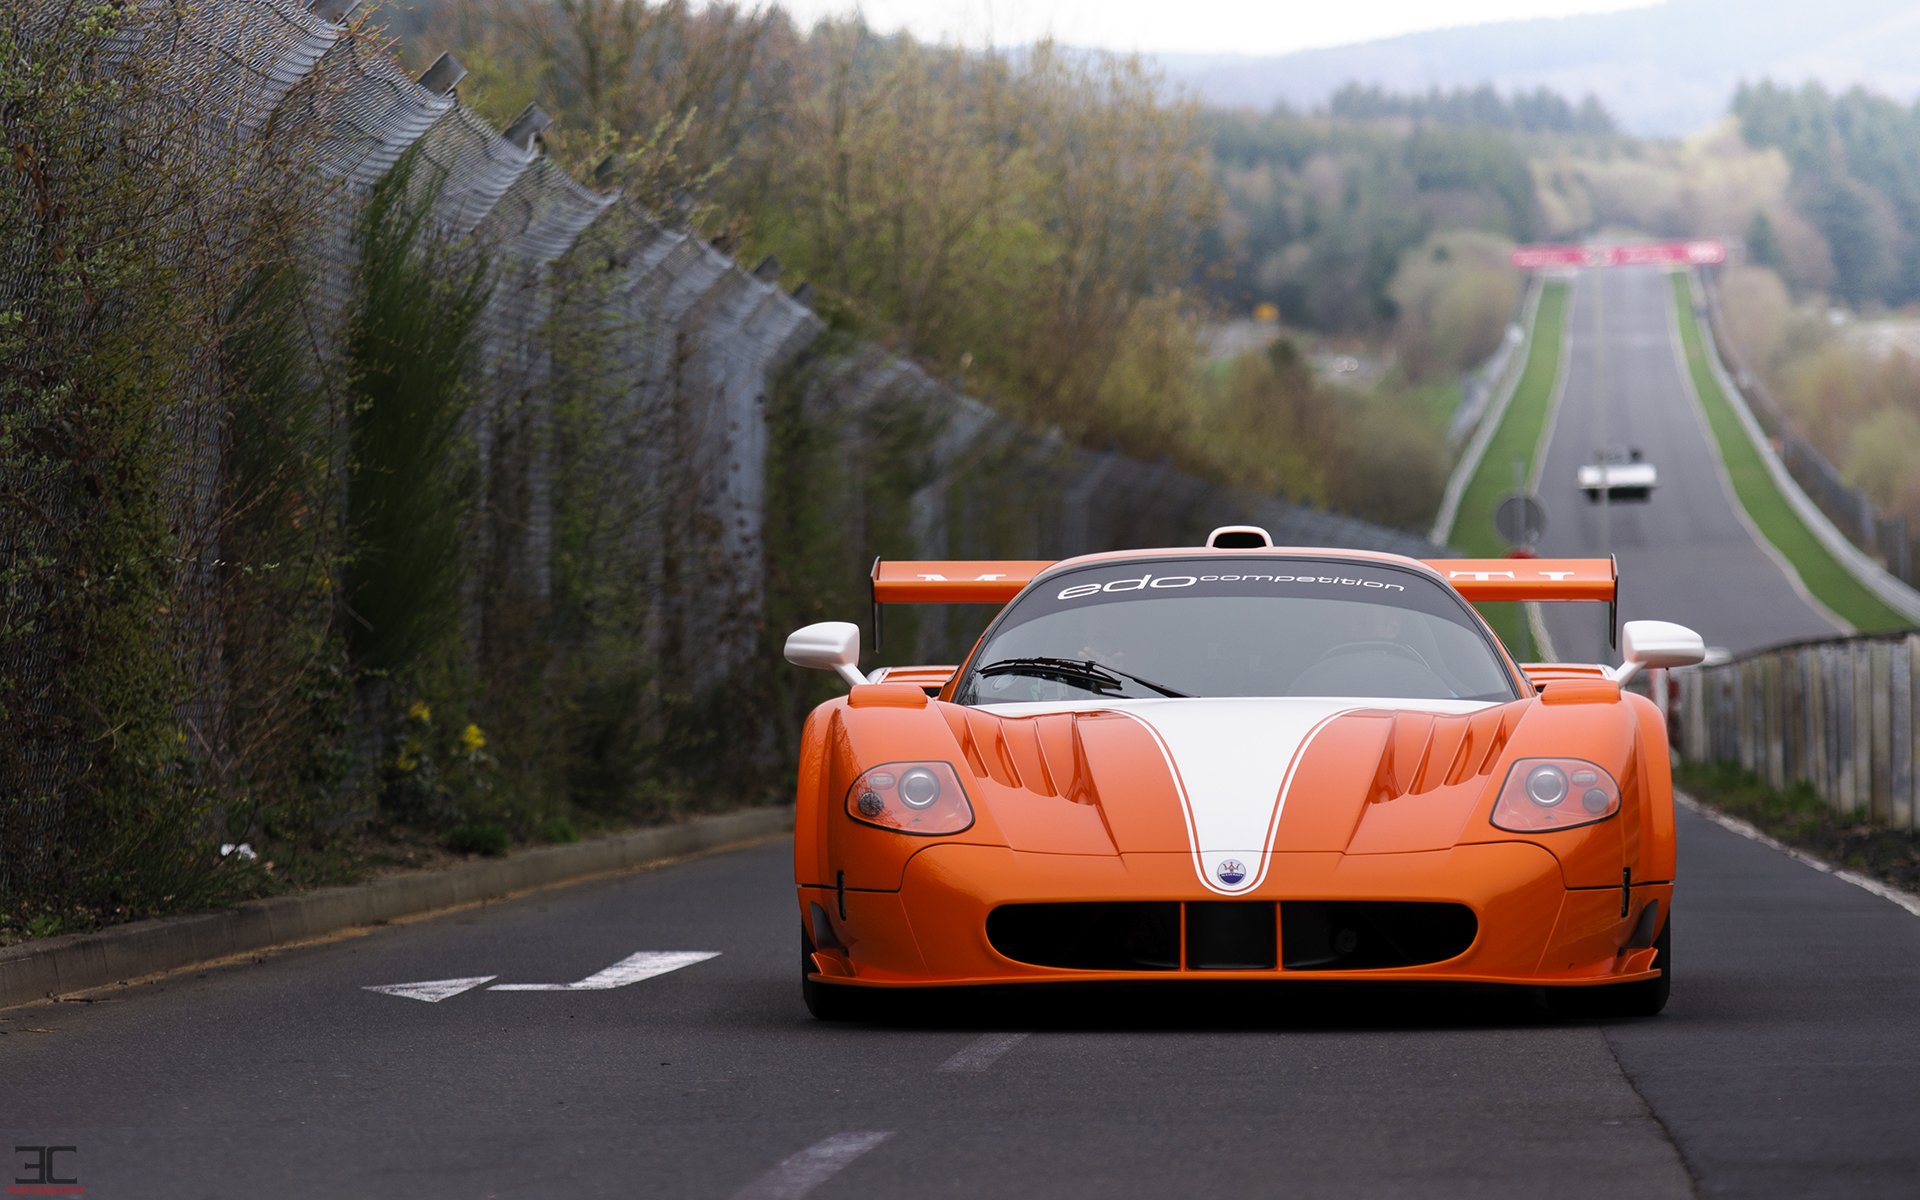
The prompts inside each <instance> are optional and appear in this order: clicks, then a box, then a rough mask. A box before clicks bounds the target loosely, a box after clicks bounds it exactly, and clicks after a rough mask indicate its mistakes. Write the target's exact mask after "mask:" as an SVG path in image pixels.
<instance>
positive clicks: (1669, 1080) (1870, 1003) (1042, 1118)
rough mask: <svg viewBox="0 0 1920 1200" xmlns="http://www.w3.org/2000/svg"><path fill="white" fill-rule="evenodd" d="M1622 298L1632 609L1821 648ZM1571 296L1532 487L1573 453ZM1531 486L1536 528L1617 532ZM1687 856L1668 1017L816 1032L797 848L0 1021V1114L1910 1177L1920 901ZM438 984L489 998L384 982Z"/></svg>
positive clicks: (149, 1154) (1642, 292) (369, 1176)
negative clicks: (1543, 516)
mask: <svg viewBox="0 0 1920 1200" xmlns="http://www.w3.org/2000/svg"><path fill="white" fill-rule="evenodd" d="M1607 286H1608V293H1607V296H1606V304H1605V316H1606V322H1607V323H1606V326H1605V338H1606V341H1607V346H1606V353H1607V354H1608V356H1609V360H1610V366H1611V365H1612V364H1618V366H1617V367H1614V369H1613V370H1612V375H1611V378H1612V379H1613V380H1615V381H1616V382H1615V383H1614V384H1613V385H1612V386H1613V387H1617V388H1618V389H1619V390H1618V392H1616V393H1614V394H1615V395H1616V397H1617V398H1618V401H1619V403H1618V406H1617V407H1616V408H1615V410H1614V419H1615V421H1616V424H1615V426H1614V427H1615V429H1616V430H1618V431H1619V436H1620V438H1621V439H1622V440H1626V439H1627V438H1634V439H1637V440H1639V441H1640V443H1641V444H1642V445H1644V446H1646V447H1647V448H1648V449H1649V452H1650V454H1651V453H1652V448H1653V446H1654V445H1655V444H1656V443H1657V444H1659V445H1660V446H1661V447H1662V449H1661V451H1660V454H1661V459H1660V462H1659V465H1660V468H1661V474H1662V478H1663V481H1664V482H1663V486H1662V489H1661V492H1660V493H1659V495H1658V496H1657V498H1656V499H1655V501H1654V502H1653V505H1651V506H1649V507H1646V508H1644V509H1642V510H1640V511H1638V512H1637V513H1621V512H1618V511H1616V513H1615V514H1614V519H1615V530H1614V539H1615V544H1616V545H1618V546H1619V547H1620V549H1621V550H1622V564H1623V572H1624V574H1625V576H1626V580H1625V586H1626V597H1627V606H1628V612H1629V613H1632V614H1634V615H1660V616H1670V617H1674V618H1676V619H1680V620H1683V621H1684V620H1691V621H1696V622H1698V623H1699V624H1700V626H1701V627H1702V628H1703V630H1705V631H1707V634H1708V638H1709V640H1710V641H1716V642H1719V643H1721V644H1727V645H1732V646H1745V645H1751V644H1755V643H1757V642H1764V641H1767V640H1773V639H1776V638H1780V637H1790V636H1796V635H1800V634H1805V633H1815V632H1821V631H1822V630H1823V628H1824V626H1823V625H1822V624H1821V618H1820V617H1819V615H1818V614H1817V613H1815V612H1814V611H1812V610H1811V609H1809V608H1807V607H1806V605H1805V604H1804V602H1801V601H1799V600H1798V598H1797V597H1796V595H1795V594H1794V592H1793V591H1792V589H1791V587H1790V586H1789V585H1788V584H1787V582H1786V580H1785V578H1784V577H1783V576H1778V575H1777V571H1776V577H1773V578H1771V579H1769V578H1768V577H1766V575H1765V572H1764V570H1763V569H1762V568H1763V567H1765V566H1767V565H1769V563H1768V560H1767V559H1766V558H1765V556H1764V555H1762V554H1760V552H1759V551H1758V550H1757V549H1756V550H1754V551H1753V556H1754V557H1753V561H1749V560H1748V558H1749V556H1748V555H1747V554H1746V552H1745V550H1743V549H1742V548H1741V547H1740V545H1739V542H1738V537H1742V536H1745V535H1744V531H1743V530H1742V529H1740V527H1739V525H1738V521H1737V519H1736V518H1734V517H1733V516H1732V515H1731V513H1730V512H1719V511H1715V510H1713V509H1712V507H1711V505H1712V501H1713V498H1714V497H1715V496H1718V495H1720V493H1719V492H1717V491H1716V490H1715V489H1717V488H1718V487H1719V484H1718V482H1717V480H1716V479H1714V477H1713V476H1712V475H1711V473H1710V470H1709V469H1708V465H1707V462H1706V460H1704V459H1702V458H1701V457H1700V456H1701V455H1702V454H1704V453H1705V449H1704V447H1705V444H1706V443H1705V441H1704V438H1703V437H1702V436H1701V435H1698V434H1697V433H1696V434H1695V435H1694V436H1695V437H1696V440H1695V441H1693V442H1687V441H1686V438H1687V436H1688V431H1690V430H1693V431H1697V428H1698V426H1697V423H1696V422H1695V421H1694V419H1693V418H1692V417H1691V415H1690V414H1689V413H1688V412H1687V411H1686V409H1685V403H1686V393H1685V391H1684V388H1683V385H1682V384H1681V383H1680V381H1679V378H1678V374H1677V372H1678V368H1677V366H1676V362H1675V359H1674V357H1673V355H1672V353H1671V351H1670V349H1669V348H1668V345H1669V344H1668V343H1667V342H1666V341H1665V340H1664V339H1665V338H1667V337H1668V335H1667V334H1666V333H1665V332H1664V330H1665V329H1666V327H1667V321H1668V314H1667V308H1666V300H1665V296H1666V285H1665V283H1664V280H1663V279H1662V278H1661V277H1659V276H1658V275H1654V274H1647V275H1644V276H1642V275H1638V274H1626V273H1622V274H1616V275H1614V276H1611V277H1610V278H1609V280H1608V283H1607ZM1584 295H1588V293H1586V292H1585V291H1584V289H1583V296H1584ZM1584 304H1585V301H1584V300H1582V301H1580V302H1577V303H1576V306H1575V310H1574V311H1575V329H1576V338H1575V343H1574V351H1575V353H1574V357H1573V364H1572V366H1573V371H1574V375H1575V383H1574V386H1571V387H1569V388H1568V391H1567V394H1566V400H1567V403H1566V406H1565V408H1564V409H1563V411H1562V413H1561V416H1560V421H1559V425H1558V427H1557V432H1556V434H1555V438H1554V442H1553V447H1552V450H1551V452H1550V453H1549V456H1548V463H1547V472H1546V478H1547V479H1548V480H1549V481H1554V480H1559V479H1562V478H1565V479H1568V480H1570V479H1571V476H1572V462H1573V461H1574V459H1575V458H1577V457H1579V456H1580V455H1581V454H1583V453H1584V452H1585V450H1586V446H1585V442H1586V441H1587V440H1590V439H1588V438H1586V437H1584V436H1583V435H1582V434H1581V432H1580V427H1579V422H1580V420H1581V419H1582V417H1581V414H1582V411H1583V405H1584V404H1585V403H1586V401H1585V399H1584V398H1583V394H1582V392H1581V390H1580V385H1579V383H1578V376H1579V373H1580V370H1581V367H1582V365H1583V360H1582V357H1581V355H1582V353H1583V350H1582V347H1581V344H1580V341H1579V336H1578V335H1579V334H1583V333H1588V332H1589V331H1590V329H1591V325H1590V324H1589V323H1586V322H1590V321H1591V316H1590V310H1588V309H1586V308H1585V307H1584ZM1583 317H1584V321H1583ZM1629 421H1631V422H1632V425H1631V426H1630V427H1629V426H1628V422H1629ZM1688 477H1695V478H1697V480H1698V481H1699V483H1698V485H1697V486H1696V485H1695V483H1693V482H1691V481H1690V480H1689V479H1688ZM1566 490H1567V491H1568V492H1569V493H1571V486H1570V485H1569V487H1568V488H1567V489H1566ZM1548 491H1549V503H1550V507H1551V514H1552V519H1553V520H1554V521H1555V523H1556V527H1555V530H1554V531H1553V533H1552V534H1550V537H1549V545H1550V546H1551V547H1552V548H1554V549H1555V550H1559V551H1564V552H1576V551H1587V550H1591V549H1594V548H1595V547H1593V546H1591V545H1589V544H1588V543H1586V542H1583V541H1581V540H1580V539H1581V538H1582V537H1584V536H1586V534H1585V532H1584V531H1585V530H1587V529H1588V528H1589V527H1588V526H1585V525H1583V524H1582V520H1583V514H1582V512H1581V511H1580V508H1579V507H1573V508H1572V509H1571V511H1569V507H1570V506H1572V505H1573V504H1574V502H1576V501H1579V498H1578V496H1577V495H1574V496H1572V497H1571V499H1568V498H1566V497H1560V498H1554V497H1553V495H1552V489H1551V488H1549V489H1548ZM1562 501H1564V503H1563V502H1562ZM1579 504H1580V505H1581V506H1583V505H1584V502H1583V501H1580V502H1579ZM1695 505H1697V506H1698V507H1695ZM1722 518H1725V519H1724V520H1723V519H1722ZM1689 539H1692V540H1689ZM1663 564H1664V565H1663ZM1709 566H1710V568H1711V572H1718V571H1720V570H1723V569H1724V570H1726V571H1728V572H1735V571H1752V572H1754V573H1753V574H1752V575H1751V576H1750V577H1741V578H1740V579H1739V581H1738V582H1737V583H1732V584H1728V583H1724V582H1723V583H1718V584H1716V583H1715V582H1714V581H1713V580H1712V579H1710V578H1709V577H1708V576H1709V574H1710V570H1709ZM1682 568H1685V569H1684V570H1683V569H1682ZM1587 624H1588V625H1591V626H1592V629H1593V632H1594V633H1595V635H1596V636H1597V635H1598V626H1599V622H1598V619H1597V618H1590V619H1589V620H1588V622H1587ZM1577 628H1578V622H1575V623H1574V624H1572V625H1569V626H1568V629H1567V631H1566V634H1565V636H1566V637H1567V639H1568V642H1569V645H1571V644H1572V641H1573V638H1574V637H1576V636H1577V632H1576V630H1577ZM1556 632H1559V631H1558V629H1556ZM1563 648H1564V647H1563ZM1680 836H1681V881H1682V882H1681V885H1680V887H1681V889H1682V890H1681V891H1680V892H1679V893H1678V898H1677V900H1676V918H1675V919H1676V931H1677V933H1676V956H1677V968H1678V970H1677V982H1676V984H1675V987H1674V993H1673V1000H1672V1003H1671V1005H1670V1006H1669V1008H1668V1009H1667V1012H1666V1014H1665V1015H1664V1016H1662V1017H1659V1018H1656V1019H1653V1020H1650V1021H1645V1022H1638V1023H1591V1022H1588V1023H1579V1022H1576V1023H1567V1024H1558V1023H1554V1022H1552V1021H1549V1020H1547V1019H1546V1018H1545V1017H1543V1016H1542V1015H1540V1013H1539V1012H1538V1011H1536V1009H1535V1008H1534V1007H1533V1006H1532V1005H1530V1004H1529V1003H1528V1002H1527V1001H1526V1000H1525V999H1524V998H1522V997H1510V996H1504V995H1487V994H1482V993H1433V992H1418V993H1407V992H1366V991H1362V992H1355V991H1350V990H1344V989H1342V990H1329V989H1324V988H1315V987H1313V986H1311V985H1303V986H1300V987H1297V988H1294V989H1289V990H1275V989H1267V988H1261V989H1253V990H1245V991H1222V990H1214V989H1208V990H1200V991H1193V990H1187V991H1181V992H1179V993H1177V994H1166V993H1151V994H1147V995H1144V996H1142V995H1138V994H1126V995H1119V994H1115V993H1113V992H1087V991H1079V990H1075V991H1064V992H1050V993H1045V994H1027V995H1023V996H1017V997H1014V998H1011V999H1007V998H1001V997H996V996H982V995H970V996H965V997H962V998H959V999H957V1000H954V1001H952V1002H949V1003H945V1004H941V1005H936V1006H932V1007H917V1008H915V1009H913V1010H910V1011H909V1012H908V1013H907V1014H906V1016H905V1018H904V1019H902V1020H900V1021H897V1022H894V1023H890V1024H887V1025H849V1026H825V1025H819V1024H816V1023H814V1022H813V1021H812V1020H811V1019H809V1018H808V1016H807V1015H806V1012H805V1010H804V1008H803V1007H802V1006H801V1002H800V998H799V995H798V987H797V982H796V975H797V963H796V958H797V954H796V947H795V937H796V932H797V931H796V929H795V925H796V921H795V915H794V906H793V902H792V898H791V889H790V884H789V880H790V878H791V875H790V866H791V863H790V855H789V852H788V850H787V848H786V846H785V844H784V842H774V843H765V844H761V845H757V846H753V847H747V848H743V849H738V850H733V851H729V852H725V853H721V854H716V855H712V856H709V857H705V858H700V859H695V860H690V861H685V862H681V863H677V864H672V865H668V866H665V867H662V868H659V869H656V870H652V871H647V872H641V873H638V874H633V875H628V876H624V877H619V878H614V879H606V880H601V881H598V882H595V883H590V884H584V885H580V886H576V887H572V888H568V889H562V890H557V891H550V892H545V893H538V894H535V895H532V896H528V897H524V898H521V899H518V900H514V901H509V902H506V903H500V904H495V905H489V906H486V907H482V908H477V909H469V910H465V911H461V912H456V913H451V914H447V915H444V916H441V917H439V918H436V919H432V920H427V921H422V922H418V923H414V924H408V925H402V926H396V927H392V928H386V929H381V930H377V931H375V932H373V933H371V934H370V935H368V936H365V937H360V938H352V939H346V940H342V941H338V942H335V943H332V944H329V945H320V946H311V947H305V948H300V949H295V950H291V951H287V952H285V953H281V954H278V955H275V956H271V957H269V958H267V959H265V960H264V961H261V962H259V963H250V964H246V965H241V966H234V967H227V968H221V969H215V970H209V971H206V972H203V973H199V974H193V973H188V974H183V975H179V976H175V977H172V978H169V979H166V980H163V981H161V982H159V983H153V984H146V985H141V986H137V987H133V988H129V989H121V990H113V991H108V992H104V993H100V998H99V1000H98V1001H97V1002H94V1003H66V1004H58V1005H51V1004H42V1005H35V1006H29V1007H25V1008H17V1009H13V1010H9V1011H6V1012H0V1018H4V1021H3V1022H0V1034H3V1035H4V1036H0V1130H4V1132H5V1133H6V1134H7V1135H10V1136H11V1138H12V1141H11V1142H9V1143H8V1144H9V1145H10V1146H11V1145H45V1144H49V1143H57V1144H60V1145H69V1146H73V1147H75V1148H76V1149H75V1151H74V1152H73V1153H72V1154H71V1155H70V1156H69V1158H68V1160H67V1161H68V1162H69V1163H72V1164H75V1165H77V1167H78V1171H79V1177H80V1179H81V1180H82V1181H83V1182H84V1183H85V1184H86V1186H87V1194H88V1195H92V1196H101V1197H111V1196H140V1197H170V1196H248V1197H253V1196H275V1197H282V1196H284V1197H337V1196H348V1195H370V1196H404V1197H419V1198H422V1200H426V1198H432V1197H446V1198H448V1200H455V1198H458V1200H469V1198H473V1197H482V1196H502V1197H545V1196H569V1197H579V1196H607V1197H681V1196H685V1197H714V1198H722V1200H724V1198H726V1197H737V1196H744V1197H757V1198H760V1200H767V1198H773V1197H797V1196H801V1195H812V1196H818V1197H835V1196H840V1197H849V1196H884V1197H917V1196H956V1197H959V1196H964V1197H984V1196H1075V1197H1080V1196H1084V1197H1132V1196H1142V1197H1145V1196H1198V1195H1213V1196H1229V1195H1230V1196H1303V1197H1348V1196H1351V1197H1403V1196H1431V1197H1454V1196H1472V1197H1475V1198H1476V1200H1493V1198H1498V1197H1529V1198H1531V1197H1538V1196H1541V1195H1551V1196H1553V1197H1555V1198H1556V1200H1572V1198H1577V1197H1588V1196H1593V1197H1599V1196H1608V1197H1612V1196H1622V1195H1627V1196H1634V1197H1641V1198H1649V1200H1651V1198H1657V1197H1675V1196H1688V1195H1711V1196H1738V1197H1773V1196H1778V1197H1806V1196H1822V1195H1826V1196H1847V1197H1858V1196H1888V1197H1893V1196H1902V1197H1905V1196H1912V1195H1914V1194H1916V1191H1920V1138H1916V1137H1915V1136H1914V1128H1915V1124H1916V1120H1920V1084H1916V1083H1915V1081H1914V1070H1913V1064H1915V1063H1916V1062H1920V1021H1915V1020H1914V1019H1913V1014H1915V1013H1916V1012H1920V917H1916V916H1914V915H1912V914H1910V913H1908V912H1907V911H1904V910H1903V909H1902V908H1900V907H1898V906H1896V905H1895V904H1893V903H1890V902H1889V901H1887V900H1885V899H1881V898H1879V897H1877V896H1874V895H1870V894H1868V893H1867V892H1865V891H1862V890H1860V889H1859V888H1857V887H1854V886H1852V885H1851V884H1849V883H1847V882H1845V881H1843V880H1840V879H1837V878H1835V877H1833V876H1831V875H1828V874H1823V873H1821V872H1819V871H1816V870H1814V869H1812V868H1810V867H1808V866H1806V865H1804V864H1802V863H1800V862H1797V861H1794V860H1793V859H1790V858H1788V857H1786V856H1785V855H1783V854H1781V853H1779V852H1777V851H1775V850H1773V849H1770V848H1768V847H1765V846H1763V845H1760V844H1757V843H1755V842H1753V841H1749V840H1746V839H1744V838H1742V837H1740V836H1736V835H1735V834H1734V833H1731V832H1728V831H1726V830H1724V829H1722V828H1719V827H1717V826H1715V825H1713V824H1710V823H1709V822H1708V821H1707V820H1705V819H1704V818H1701V817H1699V816H1695V815H1692V814H1691V813H1682V814H1681V819H1680ZM644 951H653V952H660V951H690V952H703V953H707V954H715V953H717V957H709V958H704V959H702V960H701V961H696V962H691V963H688V964H687V965H681V966H679V967H678V968H677V969H672V970H667V971H665V972H664V973H657V974H651V975H649V974H648V972H649V971H652V970H656V969H657V968H658V967H659V966H660V965H661V960H638V959H635V958H634V957H633V956H635V955H637V954H639V953H640V952H644ZM673 961H683V960H673ZM648 963H652V964H654V965H653V966H649V965H648ZM610 964H623V965H622V966H621V968H620V969H619V970H612V969H610V967H609V965H610ZM481 977H491V978H490V979H482V978H481ZM596 979H598V980H599V982H594V980H596ZM428 980H458V981H461V982H462V983H464V984H467V985H468V986H466V987H465V988H464V990H457V994H451V995H447V996H446V997H445V998H444V999H440V1000H438V1001H437V1002H432V1003H427V1002H422V1001H421V1000H418V999H412V998H407V997H405V996H399V995H393V994H388V993H381V992H375V991H369V990H367V989H368V988H369V987H371V986H376V985H388V984H396V983H402V982H417V981H428ZM626 980H633V981H632V982H624V981H626ZM562 981H567V982H571V983H572V986H570V987H562V986H558V984H560V983H561V982H562ZM536 982H539V983H545V984H547V985H548V986H546V987H543V988H540V989H538V990H495V989H494V988H493V986H492V985H493V984H494V983H521V984H526V983H536ZM616 983H624V985H623V986H610V985H612V984H616ZM16 1173H17V1171H16ZM10 1177H11V1176H10Z"/></svg>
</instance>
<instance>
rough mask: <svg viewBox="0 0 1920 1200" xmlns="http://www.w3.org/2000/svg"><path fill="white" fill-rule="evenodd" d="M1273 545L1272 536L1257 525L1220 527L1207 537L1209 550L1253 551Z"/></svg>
mask: <svg viewBox="0 0 1920 1200" xmlns="http://www.w3.org/2000/svg"><path fill="white" fill-rule="evenodd" d="M1271 545H1273V535H1272V534H1270V533H1268V532H1267V531H1266V530H1264V529H1262V528H1260V527H1259V526H1258V525H1222V526H1221V527H1220V528H1218V529H1216V530H1214V531H1213V532H1212V533H1210V534H1208V535H1207V547H1208V549H1211V550H1255V549H1259V548H1261V547H1265V546H1271Z"/></svg>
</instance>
